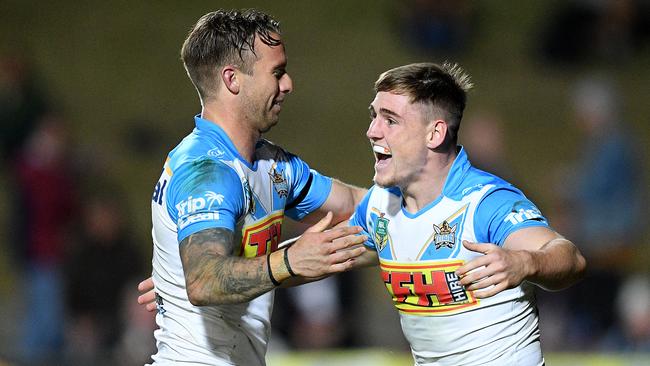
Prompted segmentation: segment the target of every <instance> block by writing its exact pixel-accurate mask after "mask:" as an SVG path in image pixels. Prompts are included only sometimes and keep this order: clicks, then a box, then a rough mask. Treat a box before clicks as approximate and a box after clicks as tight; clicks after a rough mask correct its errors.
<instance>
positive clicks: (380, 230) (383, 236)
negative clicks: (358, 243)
mask: <svg viewBox="0 0 650 366" xmlns="http://www.w3.org/2000/svg"><path fill="white" fill-rule="evenodd" d="M384 215H385V213H383V212H382V213H380V214H379V217H378V218H377V223H376V224H375V245H376V246H377V249H379V251H381V250H382V249H384V247H385V246H386V243H387V242H388V222H389V221H390V220H388V219H387V218H385V217H384Z"/></svg>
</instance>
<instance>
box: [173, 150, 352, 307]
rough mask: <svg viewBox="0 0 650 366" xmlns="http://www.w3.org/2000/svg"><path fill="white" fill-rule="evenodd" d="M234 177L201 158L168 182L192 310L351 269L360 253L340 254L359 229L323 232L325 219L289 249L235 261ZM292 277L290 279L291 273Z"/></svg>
mask: <svg viewBox="0 0 650 366" xmlns="http://www.w3.org/2000/svg"><path fill="white" fill-rule="evenodd" d="M246 200H247V199H246V196H245V194H244V191H243V188H242V184H241V180H240V178H239V176H238V175H237V174H236V173H235V172H234V171H233V170H232V169H231V168H230V167H228V166H226V165H225V164H224V163H222V162H220V161H216V160H212V159H209V158H201V159H199V160H197V161H194V162H187V163H185V164H184V165H181V166H180V167H179V168H178V169H177V171H176V172H175V173H174V176H173V179H172V180H171V181H170V184H169V189H168V195H167V208H168V213H169V215H170V217H171V218H172V220H173V221H174V222H176V224H177V229H178V240H179V252H180V258H181V262H182V265H183V272H184V276H185V283H186V290H187V295H188V299H189V301H190V302H191V303H192V304H194V305H218V304H228V303H241V302H246V301H249V300H252V299H254V298H256V297H257V296H259V295H261V294H263V293H265V292H267V291H269V290H271V289H273V288H274V287H275V286H276V285H277V284H278V283H281V282H282V281H284V280H285V279H287V278H289V277H291V276H293V275H297V276H303V277H319V276H323V275H328V274H331V273H337V272H342V271H345V270H347V269H349V268H350V266H351V264H352V260H351V259H352V258H354V257H356V256H358V255H360V254H361V253H362V252H363V251H365V249H363V248H355V249H351V250H348V251H342V249H345V248H348V247H350V246H353V245H355V244H357V243H359V242H361V241H363V240H362V239H360V238H359V237H357V236H356V235H354V234H356V233H358V232H359V228H354V227H350V228H339V229H335V230H329V231H327V232H325V231H324V230H325V229H326V228H327V227H328V226H329V225H330V224H331V220H332V214H328V215H327V216H326V217H325V218H324V219H323V220H321V221H319V222H318V223H317V224H316V225H315V226H316V227H315V228H312V230H311V232H310V233H308V235H304V236H303V237H301V238H300V240H298V241H297V242H296V243H295V244H294V245H293V246H292V247H291V256H287V259H288V260H285V251H286V250H288V248H284V249H281V250H278V251H275V252H273V253H271V254H270V255H268V256H258V257H253V258H247V257H240V256H237V255H235V254H234V253H235V250H234V249H235V245H239V243H235V240H236V238H235V235H234V230H235V227H236V222H237V221H238V220H240V218H241V217H242V216H243V215H244V214H245V213H246V211H247V205H246ZM292 271H293V273H292Z"/></svg>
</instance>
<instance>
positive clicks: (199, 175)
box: [167, 157, 244, 243]
mask: <svg viewBox="0 0 650 366" xmlns="http://www.w3.org/2000/svg"><path fill="white" fill-rule="evenodd" d="M243 207H244V194H243V190H242V185H241V181H240V179H239V176H238V175H237V173H236V172H234V171H233V170H232V169H231V168H230V167H229V166H227V165H225V164H224V163H222V162H220V161H217V160H213V159H210V158H207V157H204V158H200V159H197V160H195V161H193V162H188V163H184V164H182V165H181V166H180V167H179V168H178V169H177V171H175V172H174V175H173V176H172V179H171V181H170V186H169V194H168V196H167V210H168V213H169V216H170V217H171V218H172V220H174V222H176V225H177V230H178V242H179V243H180V242H181V241H182V240H183V239H185V238H186V237H188V236H189V235H191V234H194V233H196V232H198V231H201V230H204V229H208V228H217V227H220V228H226V229H229V230H232V231H234V230H235V224H236V222H237V217H239V216H240V213H241V212H242V211H243Z"/></svg>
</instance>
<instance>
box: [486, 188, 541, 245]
mask: <svg viewBox="0 0 650 366" xmlns="http://www.w3.org/2000/svg"><path fill="white" fill-rule="evenodd" d="M532 226H545V227H548V222H547V220H546V218H545V217H544V216H542V213H541V212H540V211H539V209H538V208H537V207H536V206H535V205H534V204H533V203H532V202H531V201H530V200H528V199H527V198H526V196H524V195H523V193H521V192H519V191H517V190H515V189H509V188H497V189H495V190H493V191H491V192H488V193H487V195H486V196H485V197H484V198H483V199H482V200H481V202H480V203H479V204H478V207H477V208H476V212H475V215H474V231H475V233H476V239H477V240H478V241H479V242H481V243H493V244H497V245H499V246H501V245H503V243H504V242H505V240H506V238H507V237H508V235H510V234H511V233H513V232H515V231H517V230H519V229H523V228H525V227H532Z"/></svg>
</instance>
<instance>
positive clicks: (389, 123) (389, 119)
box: [386, 118, 397, 126]
mask: <svg viewBox="0 0 650 366" xmlns="http://www.w3.org/2000/svg"><path fill="white" fill-rule="evenodd" d="M386 124H388V125H389V126H392V125H396V124H397V121H395V120H394V119H392V118H388V119H386Z"/></svg>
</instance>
